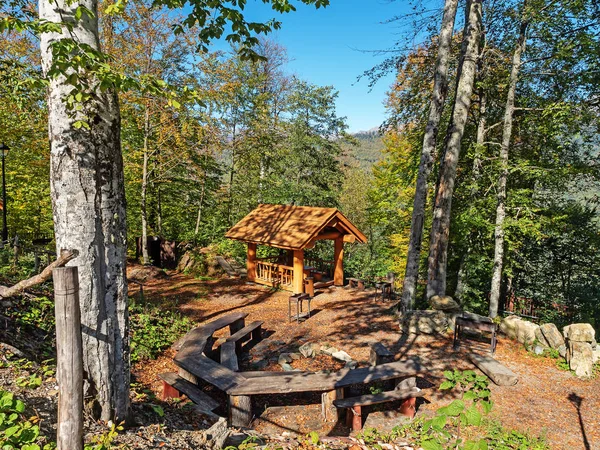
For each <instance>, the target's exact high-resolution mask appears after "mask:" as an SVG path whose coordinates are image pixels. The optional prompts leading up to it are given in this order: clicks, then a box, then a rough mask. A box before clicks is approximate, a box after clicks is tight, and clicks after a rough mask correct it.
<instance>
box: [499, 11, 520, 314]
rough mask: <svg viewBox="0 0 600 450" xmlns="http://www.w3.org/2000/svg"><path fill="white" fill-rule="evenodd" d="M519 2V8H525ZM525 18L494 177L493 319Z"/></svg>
mask: <svg viewBox="0 0 600 450" xmlns="http://www.w3.org/2000/svg"><path fill="white" fill-rule="evenodd" d="M526 6H527V5H526V2H523V8H524V9H525V7H526ZM528 25H529V23H528V22H527V21H526V20H523V21H522V22H521V26H520V30H519V38H518V40H517V44H516V46H515V51H514V53H513V59H512V68H511V71H510V80H509V84H508V94H507V96H506V107H505V109H504V124H503V128H502V144H501V147H500V176H499V177H498V206H497V207H496V227H495V231H494V266H493V268H492V286H491V291H490V309H489V315H490V317H492V318H494V317H496V316H497V315H498V303H499V299H500V285H501V282H502V266H503V260H504V219H505V217H506V182H507V179H508V153H509V148H510V141H511V138H512V127H513V116H514V112H515V92H516V89H517V82H518V80H519V71H520V69H521V57H522V55H523V52H524V51H525V43H526V41H527V27H528Z"/></svg>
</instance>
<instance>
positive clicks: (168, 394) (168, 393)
mask: <svg viewBox="0 0 600 450" xmlns="http://www.w3.org/2000/svg"><path fill="white" fill-rule="evenodd" d="M162 383H163V389H162V395H161V397H160V399H161V400H163V401H164V400H167V399H169V398H179V397H181V394H180V393H179V391H178V390H177V389H175V388H174V387H173V386H171V385H170V384H169V383H167V382H166V381H164V380H163V382H162Z"/></svg>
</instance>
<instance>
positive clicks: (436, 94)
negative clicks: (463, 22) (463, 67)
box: [402, 0, 458, 309]
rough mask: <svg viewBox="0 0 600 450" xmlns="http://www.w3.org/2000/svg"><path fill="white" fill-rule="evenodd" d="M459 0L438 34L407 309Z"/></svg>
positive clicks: (452, 0) (448, 6) (452, 2)
mask: <svg viewBox="0 0 600 450" xmlns="http://www.w3.org/2000/svg"><path fill="white" fill-rule="evenodd" d="M457 6H458V0H446V2H445V4H444V14H443V16H442V25H441V29H440V35H439V38H438V56H437V61H436V68H435V78H434V82H433V92H432V96H431V103H430V106H429V119H428V121H427V126H426V127H425V135H424V136H423V149H422V151H421V161H420V163H419V173H418V175H417V183H416V190H415V199H414V202H413V212H412V221H411V226H410V238H409V244H408V254H407V257H406V271H405V274H404V284H403V286H402V306H403V308H404V309H410V308H411V307H412V304H413V302H414V299H415V290H416V287H417V280H418V277H419V260H420V255H421V242H422V240H423V223H424V220H425V204H426V202H427V192H428V187H427V186H428V179H429V174H430V173H431V168H432V166H433V160H434V155H435V148H436V141H437V135H438V129H439V125H440V119H441V117H442V109H443V107H444V102H445V100H446V94H447V92H448V59H449V57H450V47H451V44H452V34H453V31H454V22H455V18H456V9H457Z"/></svg>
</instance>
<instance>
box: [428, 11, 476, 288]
mask: <svg viewBox="0 0 600 450" xmlns="http://www.w3.org/2000/svg"><path fill="white" fill-rule="evenodd" d="M481 2H482V0H472V1H471V2H470V3H471V4H470V6H469V7H468V21H467V25H466V27H465V32H464V36H463V46H462V50H461V53H462V62H461V65H460V68H459V69H460V70H459V73H460V75H459V77H458V82H457V85H456V95H455V100H454V107H453V110H452V119H451V121H450V124H449V126H448V133H447V136H446V141H445V146H444V147H445V148H444V153H443V160H442V163H441V166H440V175H439V180H438V186H437V192H436V196H435V206H434V209H433V224H432V227H431V243H430V248H429V270H428V274H427V298H430V297H432V296H433V295H445V293H446V262H447V256H448V235H449V232H450V212H451V208H452V194H453V192H454V182H455V179H456V168H457V166H458V158H459V156H460V147H461V140H462V137H463V133H464V131H465V125H466V123H467V117H468V114H469V108H470V106H471V96H472V94H473V84H474V80H475V72H476V68H477V57H478V53H479V40H480V35H481Z"/></svg>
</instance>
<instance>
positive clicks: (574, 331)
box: [563, 323, 596, 344]
mask: <svg viewBox="0 0 600 450" xmlns="http://www.w3.org/2000/svg"><path fill="white" fill-rule="evenodd" d="M595 334H596V331H595V330H594V328H593V327H592V326H591V325H590V324H589V323H573V324H571V325H567V326H566V327H564V328H563V335H564V337H565V339H568V340H569V341H574V342H589V343H590V344H591V343H592V342H595V339H594V337H595Z"/></svg>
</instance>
